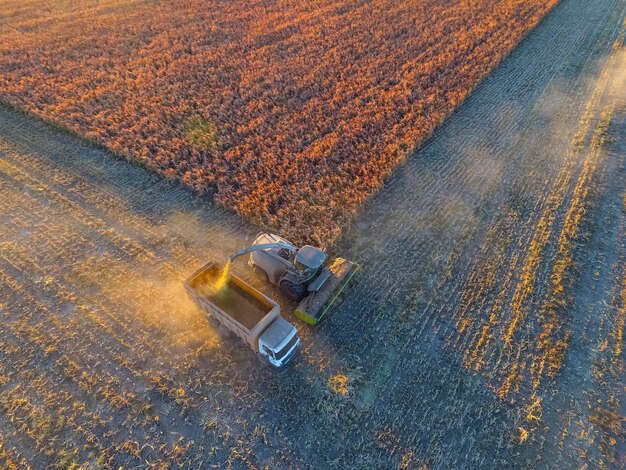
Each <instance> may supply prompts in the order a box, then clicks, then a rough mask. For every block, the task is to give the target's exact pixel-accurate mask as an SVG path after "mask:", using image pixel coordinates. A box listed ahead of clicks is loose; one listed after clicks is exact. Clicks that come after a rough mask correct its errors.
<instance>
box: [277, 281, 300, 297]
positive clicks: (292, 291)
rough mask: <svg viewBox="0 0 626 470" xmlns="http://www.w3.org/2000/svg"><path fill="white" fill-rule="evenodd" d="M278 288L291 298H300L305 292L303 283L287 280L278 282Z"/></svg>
mask: <svg viewBox="0 0 626 470" xmlns="http://www.w3.org/2000/svg"><path fill="white" fill-rule="evenodd" d="M280 288H281V289H282V291H283V292H284V293H285V294H287V296H288V297H289V298H290V299H291V300H302V298H303V297H304V294H306V287H305V286H304V284H294V283H293V282H291V281H287V280H284V281H281V282H280Z"/></svg>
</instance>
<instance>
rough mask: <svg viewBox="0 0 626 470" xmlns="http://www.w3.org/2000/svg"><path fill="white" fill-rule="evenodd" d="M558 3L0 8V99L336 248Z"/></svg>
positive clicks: (426, 0)
mask: <svg viewBox="0 0 626 470" xmlns="http://www.w3.org/2000/svg"><path fill="white" fill-rule="evenodd" d="M556 2H557V0H497V1H495V2H494V1H492V0H478V1H453V2H450V1H448V0H419V1H417V0H384V1H375V2H374V1H363V0H350V1H342V2H336V1H335V0H323V1H316V2H310V1H307V0H280V1H262V2H250V1H248V0H237V1H229V2H223V1H206V0H193V1H188V2H163V1H145V0H131V1H129V0H123V1H122V0H107V1H104V2H93V1H91V2H74V1H68V0H65V1H57V2H54V4H53V6H50V5H48V4H47V3H41V2H39V1H34V0H27V1H24V0H3V1H2V2H0V6H1V8H2V10H3V11H2V13H3V17H4V19H3V21H2V23H0V99H3V100H5V101H7V102H9V103H11V104H13V105H16V106H19V107H21V108H24V109H27V110H29V111H31V112H33V113H35V114H36V115H38V116H41V117H44V118H46V119H50V120H52V121H54V122H56V123H60V124H62V125H63V126H65V127H67V128H70V129H72V130H73V131H76V132H78V133H79V134H82V135H85V136H87V137H88V138H90V139H92V140H94V141H96V142H98V143H101V144H103V145H105V146H106V147H108V148H109V149H111V150H113V151H115V152H117V153H120V154H122V155H125V156H128V157H129V158H132V159H135V160H138V161H140V162H142V163H143V164H145V165H146V166H148V167H149V168H152V169H155V170H158V171H159V172H161V173H162V174H164V175H166V176H168V177H172V178H176V179H178V180H181V181H183V182H184V183H186V184H188V185H190V186H192V187H193V188H195V189H196V190H198V191H202V192H205V191H209V192H211V193H214V194H215V198H216V200H217V201H218V202H219V203H221V204H223V205H224V206H226V207H229V208H232V209H234V210H236V211H237V212H238V213H239V214H242V215H244V216H245V217H246V218H249V219H251V220H253V221H255V222H257V223H259V224H261V225H264V226H267V227H271V228H272V229H274V230H277V231H279V232H281V233H282V234H283V235H285V236H287V237H288V238H290V239H293V240H294V241H297V242H304V241H312V242H314V243H317V244H319V245H322V246H328V245H329V244H331V243H332V242H333V241H334V240H335V239H336V238H337V237H338V236H339V234H340V230H341V228H342V227H344V226H345V225H346V224H347V223H348V222H349V221H350V220H352V219H353V217H354V216H355V214H356V213H357V211H358V209H359V207H360V206H361V204H362V203H363V202H364V201H365V200H366V199H367V198H368V197H370V196H371V195H372V194H374V193H375V192H376V191H377V190H378V189H379V188H380V187H381V185H382V183H383V181H384V180H385V179H386V178H388V177H389V175H390V174H391V173H392V171H393V170H394V169H395V168H396V167H397V165H398V164H399V163H400V162H401V161H402V160H403V159H404V158H405V157H406V156H407V155H408V154H410V153H411V152H412V151H413V149H415V148H416V146H418V145H419V144H421V143H422V142H423V141H424V139H425V138H426V137H428V136H429V135H430V134H431V133H432V131H433V129H434V128H435V126H437V125H438V124H440V123H441V122H442V121H443V119H444V118H445V117H446V116H448V115H449V114H450V113H451V111H452V110H453V109H455V108H456V107H457V105H458V104H459V103H461V102H462V101H463V100H464V99H465V97H466V96H467V94H468V93H469V92H470V91H471V90H472V89H474V87H475V86H476V85H477V84H478V83H479V81H480V80H481V79H482V78H483V77H484V76H485V75H486V74H487V73H488V72H490V71H491V70H492V69H493V68H494V67H495V66H496V65H497V64H498V63H499V62H500V60H501V59H502V58H503V57H504V56H505V55H506V54H508V53H509V52H510V51H511V49H512V48H513V47H514V46H515V45H516V44H517V43H518V41H519V40H520V39H521V38H522V37H523V36H524V35H525V34H526V33H527V32H528V31H529V30H531V29H532V28H533V27H534V26H535V25H536V24H537V22H538V21H539V20H540V19H541V18H542V17H543V15H544V14H545V13H546V12H547V11H548V10H549V9H550V8H551V7H552V6H553V5H554V4H555V3H556Z"/></svg>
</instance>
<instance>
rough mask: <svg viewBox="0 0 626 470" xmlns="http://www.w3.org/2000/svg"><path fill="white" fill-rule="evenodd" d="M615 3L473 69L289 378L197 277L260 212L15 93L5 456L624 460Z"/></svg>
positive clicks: (273, 462) (2, 303)
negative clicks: (173, 174)
mask: <svg viewBox="0 0 626 470" xmlns="http://www.w3.org/2000/svg"><path fill="white" fill-rule="evenodd" d="M625 17H626V0H562V1H561V2H560V3H559V4H558V5H557V6H556V7H555V8H554V9H553V10H552V11H551V12H550V13H549V14H548V15H547V16H546V18H545V20H544V21H543V22H542V23H541V24H540V25H539V26H538V27H537V28H536V29H535V30H534V31H533V32H532V33H531V34H530V35H529V36H528V38H527V39H526V40H525V41H524V42H523V43H522V44H521V45H520V47H519V48H517V49H516V50H515V51H514V52H513V53H512V54H511V55H510V56H509V57H508V58H507V59H505V60H504V61H503V63H502V65H501V66H500V67H499V68H498V69H497V70H495V71H494V73H493V74H491V75H490V76H489V77H487V78H486V79H485V80H484V81H483V83H482V84H481V85H480V86H479V87H478V88H477V89H476V91H475V92H474V93H473V94H472V95H471V96H470V98H469V99H468V100H467V101H466V102H465V104H464V105H463V106H462V107H461V108H460V109H459V110H458V112H457V113H455V114H454V115H453V116H452V117H451V118H450V119H449V120H448V121H447V122H446V123H445V124H444V125H443V126H442V127H441V128H440V129H438V130H437V131H436V133H435V135H434V136H433V138H432V139H430V140H429V141H428V142H427V143H426V145H425V146H424V147H423V148H422V149H420V150H419V151H418V152H416V153H415V154H414V155H413V156H412V158H411V159H409V160H407V162H406V164H405V165H403V166H401V167H400V168H399V169H398V171H397V172H396V173H395V174H394V175H393V176H392V177H391V178H390V180H389V181H388V184H387V185H386V186H385V187H384V188H383V189H382V190H381V191H380V192H379V194H378V195H377V196H376V197H375V198H373V199H372V200H371V202H369V203H368V204H366V205H365V208H364V210H363V212H362V213H361V215H360V216H359V217H358V218H357V219H356V220H355V222H354V223H353V224H352V225H350V226H349V227H348V229H346V230H345V231H344V232H343V235H342V237H341V238H340V239H339V242H338V244H337V252H338V253H340V254H341V255H342V256H345V257H347V258H349V259H353V260H355V261H358V262H359V263H360V264H361V265H362V267H363V269H362V270H361V271H360V273H359V274H358V275H357V277H356V278H355V281H354V283H353V285H352V286H351V289H350V290H349V292H348V293H347V295H346V296H345V298H344V299H343V300H342V302H341V303H340V304H339V305H338V306H337V308H336V309H335V310H334V311H333V312H331V313H330V314H329V315H328V316H327V318H326V319H325V321H324V322H323V323H322V324H320V325H319V326H317V327H308V326H306V325H304V324H302V323H298V321H297V319H296V318H294V317H293V315H291V314H290V310H291V309H292V308H293V306H292V305H289V304H286V303H283V304H282V307H283V309H284V311H285V316H286V318H287V319H288V320H289V321H290V322H292V323H293V324H294V325H297V327H298V330H299V333H300V335H301V337H302V340H303V346H304V347H303V351H302V354H301V355H300V357H299V358H298V360H297V362H295V363H293V364H292V366H291V367H290V368H289V369H288V370H286V371H284V372H283V373H280V374H275V373H272V372H271V371H268V370H265V369H262V368H260V367H259V365H258V363H257V361H256V359H255V357H254V355H253V353H252V352H250V351H249V350H247V349H246V348H243V347H241V345H240V343H239V342H238V341H237V340H222V339H220V338H218V337H217V336H216V334H215V333H214V332H213V331H212V330H211V328H210V327H209V325H208V324H207V322H206V320H205V319H204V318H203V317H202V315H201V313H200V312H199V311H198V310H197V309H196V308H195V307H194V306H193V305H192V304H190V303H189V302H188V301H187V299H186V297H185V296H184V293H183V287H182V280H183V279H184V278H185V277H186V276H187V275H188V274H189V273H190V272H192V271H193V270H195V269H196V268H197V267H199V266H201V265H202V264H204V263H205V262H206V261H208V260H210V259H212V260H216V261H223V260H224V259H225V257H226V254H227V253H229V252H231V251H232V250H233V249H235V248H240V247H242V246H245V245H246V243H248V242H250V241H252V239H253V238H254V234H255V233H256V231H257V228H256V227H253V226H250V225H248V224H247V223H246V222H244V221H242V219H241V218H239V217H237V216H235V215H234V214H232V213H231V212H229V211H227V210H224V209H222V208H220V207H217V206H215V205H213V204H211V203H208V202H207V201H205V200H204V199H201V198H197V196H195V193H193V192H192V191H190V190H187V189H185V188H183V187H181V186H180V185H175V184H171V183H169V182H168V181H166V180H164V179H162V178H160V177H158V176H157V175H155V174H154V173H153V172H149V171H146V170H144V169H141V168H139V167H138V166H136V165H133V164H130V163H128V162H125V161H123V160H119V159H116V158H114V157H113V156H112V155H111V154H110V153H108V152H106V151H104V150H100V149H97V148H94V147H93V146H91V145H88V144H85V143H84V141H82V140H80V139H78V138H75V137H72V136H70V135H68V134H67V133H64V132H60V131H58V129H55V128H54V127H51V126H48V125H46V124H43V123H42V122H40V121H39V120H35V119H32V118H30V117H27V116H25V115H24V114H22V113H19V112H16V111H14V110H11V109H8V108H6V107H0V227H1V228H2V230H1V231H0V318H1V319H2V328H0V468H26V467H27V466H31V467H32V468H46V467H51V466H53V465H56V466H57V467H58V468H72V466H73V465H74V466H78V465H82V466H83V467H85V468H112V469H117V468H119V467H120V466H121V467H123V468H150V467H153V468H162V467H165V466H166V465H170V467H171V468H234V469H243V468H265V467H269V468H294V467H299V468H311V469H318V468H341V469H344V468H356V469H372V468H400V469H413V468H416V469H422V468H429V469H448V468H481V469H482V468H494V469H500V468H520V467H524V468H554V469H559V470H560V469H564V468H623V467H624V466H626V459H625V456H626V435H625V431H624V422H625V418H624V417H625V416H626V394H625V389H624V383H625V381H626V380H625V379H626V373H625V369H624V349H625V348H624V344H623V340H624V339H623V337H624V326H625V323H626V308H625V307H626V284H625V282H626V271H625V267H626V93H624V87H623V84H624V80H625V77H626V47H625V46H624V36H625V32H626V22H625ZM233 270H234V272H235V273H236V274H237V275H240V276H241V277H242V278H245V279H247V280H250V281H251V282H252V283H253V284H254V285H255V286H256V287H258V288H260V289H261V290H263V291H264V292H268V293H269V294H270V296H272V297H273V298H276V299H279V298H280V297H279V296H278V293H277V292H275V291H272V290H271V289H269V288H268V287H267V286H266V285H264V284H263V283H261V282H260V281H257V280H255V279H254V278H253V277H252V273H250V272H249V270H248V269H247V268H246V267H245V266H244V264H243V263H241V262H240V261H239V262H237V263H235V264H234V266H233Z"/></svg>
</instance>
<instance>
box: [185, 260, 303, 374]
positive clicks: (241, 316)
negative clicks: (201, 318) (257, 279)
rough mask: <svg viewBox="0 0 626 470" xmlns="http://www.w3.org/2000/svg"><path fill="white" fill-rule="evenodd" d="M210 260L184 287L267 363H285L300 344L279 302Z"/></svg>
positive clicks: (215, 320)
mask: <svg viewBox="0 0 626 470" xmlns="http://www.w3.org/2000/svg"><path fill="white" fill-rule="evenodd" d="M222 272H223V271H222V269H220V268H219V267H218V266H217V265H216V264H215V263H213V262H209V263H207V264H205V265H204V266H202V267H201V268H200V269H198V270H197V271H196V272H194V273H193V274H192V275H191V276H189V277H188V278H187V279H186V280H185V289H186V290H187V293H188V294H189V297H190V298H191V300H193V301H194V302H195V303H196V304H197V305H198V306H199V307H200V309H202V311H203V312H204V313H205V314H206V315H207V317H208V319H209V321H210V322H211V323H212V324H214V325H216V326H218V327H221V328H223V329H225V330H226V331H228V332H229V333H232V334H234V335H236V336H238V337H239V338H241V340H243V342H244V343H246V344H247V345H248V346H249V347H250V348H251V349H252V350H253V351H254V352H255V353H256V354H257V357H258V358H259V360H260V361H261V362H262V363H264V364H269V365H271V366H273V367H276V368H281V367H284V366H285V365H286V364H287V363H289V361H291V360H292V359H293V357H294V356H295V355H296V353H297V351H298V350H299V348H300V338H299V336H298V332H297V330H296V329H295V328H294V327H293V325H291V323H289V322H288V321H287V320H285V319H284V318H283V317H281V315H280V306H279V305H278V304H277V303H276V302H274V301H273V300H271V299H270V298H269V297H267V296H265V295H263V294H262V293H261V292H259V291H258V290H256V289H255V288H254V287H252V286H251V285H249V284H248V283H246V282H245V281H243V280H242V279H240V278H238V277H237V276H235V275H234V274H231V273H230V272H228V273H227V276H228V277H227V280H226V282H225V284H224V286H222V287H220V288H216V287H215V286H216V284H217V280H218V279H219V278H220V275H221V274H222Z"/></svg>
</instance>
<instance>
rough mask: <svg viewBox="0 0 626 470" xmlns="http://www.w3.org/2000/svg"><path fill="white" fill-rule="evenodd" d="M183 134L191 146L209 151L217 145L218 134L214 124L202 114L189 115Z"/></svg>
mask: <svg viewBox="0 0 626 470" xmlns="http://www.w3.org/2000/svg"><path fill="white" fill-rule="evenodd" d="M184 130H185V135H186V137H187V140H188V141H189V143H190V144H191V145H192V147H193V148H195V149H197V150H201V151H205V152H211V151H213V150H214V149H215V147H217V142H218V134H217V129H216V128H215V125H214V124H212V123H211V122H209V120H208V119H206V118H205V117H203V116H191V117H189V118H188V119H187V121H186V122H185V127H184Z"/></svg>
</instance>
